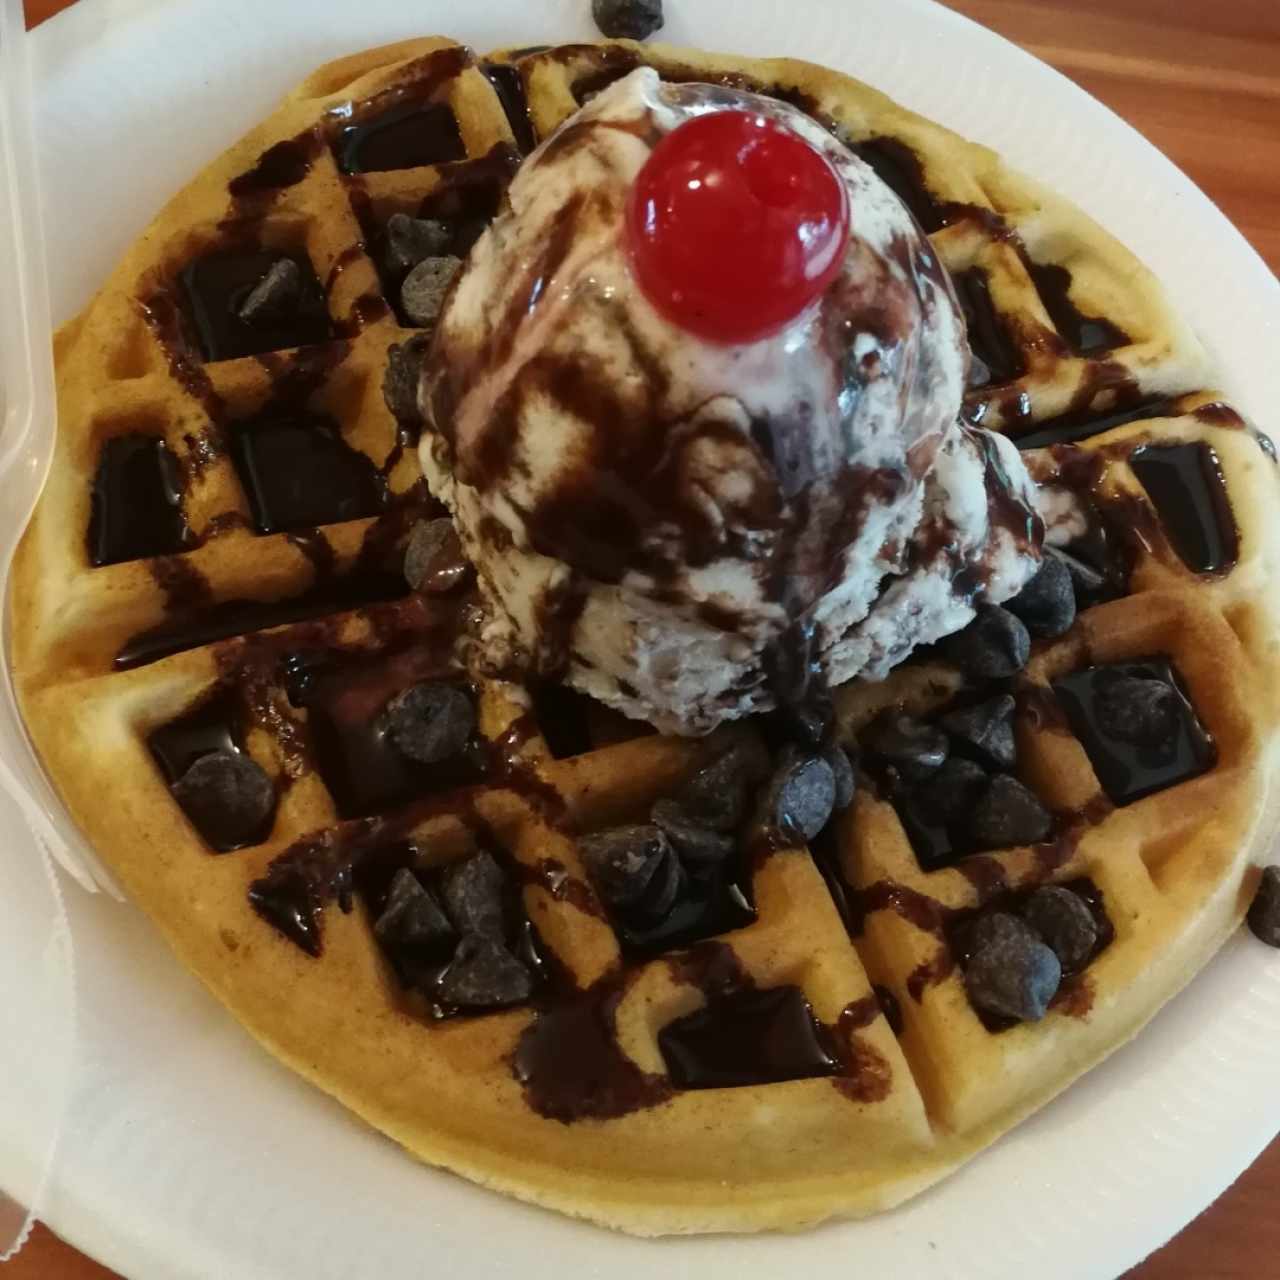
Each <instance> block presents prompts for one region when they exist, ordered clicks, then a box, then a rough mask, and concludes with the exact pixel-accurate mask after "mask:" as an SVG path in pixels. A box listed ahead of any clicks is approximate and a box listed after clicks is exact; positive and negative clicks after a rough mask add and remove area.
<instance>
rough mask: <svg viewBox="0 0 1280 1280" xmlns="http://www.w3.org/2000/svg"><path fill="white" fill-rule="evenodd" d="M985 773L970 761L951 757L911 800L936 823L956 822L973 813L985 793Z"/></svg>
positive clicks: (920, 784) (916, 791)
mask: <svg viewBox="0 0 1280 1280" xmlns="http://www.w3.org/2000/svg"><path fill="white" fill-rule="evenodd" d="M987 782H988V776H987V771H986V770H985V769H984V768H983V767H982V766H981V765H979V764H975V763H974V762H973V761H972V760H965V759H963V758H962V757H960V756H951V757H949V758H948V759H947V761H946V763H945V764H944V765H943V766H942V768H941V769H939V770H938V771H937V772H936V773H935V774H933V775H932V776H931V777H929V778H928V779H926V780H925V781H924V782H921V783H919V784H918V785H917V786H916V788H915V791H914V792H913V793H912V795H913V799H914V801H915V803H916V804H918V805H919V806H920V808H921V810H923V812H924V813H925V815H926V816H927V817H929V818H932V819H933V820H934V821H936V822H942V823H951V822H958V821H959V820H960V819H961V818H963V817H965V816H966V815H967V814H969V813H972V812H973V807H974V805H975V804H977V802H978V797H979V796H981V795H982V793H983V792H984V791H985V790H986V789H987Z"/></svg>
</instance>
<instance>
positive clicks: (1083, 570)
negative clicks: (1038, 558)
mask: <svg viewBox="0 0 1280 1280" xmlns="http://www.w3.org/2000/svg"><path fill="white" fill-rule="evenodd" d="M1044 554H1045V557H1046V558H1047V559H1048V558H1052V559H1054V560H1057V561H1058V562H1059V563H1060V564H1062V565H1064V566H1065V567H1066V570H1067V572H1068V573H1069V574H1070V575H1071V587H1072V590H1073V591H1074V592H1075V597H1076V607H1077V608H1079V607H1080V606H1081V605H1082V604H1084V603H1086V602H1087V601H1090V600H1093V599H1094V598H1095V597H1096V596H1097V595H1098V593H1099V592H1101V591H1102V589H1103V588H1104V587H1105V586H1106V585H1107V579H1106V575H1105V574H1101V573H1099V572H1098V570H1097V569H1095V568H1094V567H1093V566H1092V565H1091V564H1086V563H1085V562H1084V561H1083V560H1081V559H1079V557H1077V556H1073V555H1072V554H1071V553H1070V552H1069V551H1064V550H1063V549H1062V548H1061V547H1045V549H1044Z"/></svg>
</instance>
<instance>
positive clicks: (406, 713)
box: [385, 683, 476, 764]
mask: <svg viewBox="0 0 1280 1280" xmlns="http://www.w3.org/2000/svg"><path fill="white" fill-rule="evenodd" d="M385 716H386V722H387V732H388V734H389V735H390V737H391V741H392V742H394V743H395V745H396V748H397V749H398V750H399V751H400V752H401V753H402V754H403V755H405V756H408V758H409V759H410V760H415V761H417V763H418V764H438V763H439V762H440V761H441V760H447V759H448V758H449V757H450V756H456V755H457V754H458V752H460V751H461V750H462V748H463V747H465V746H466V744H467V740H468V739H469V738H470V737H471V735H472V734H473V733H474V732H475V727H476V713H475V708H474V707H473V706H472V705H471V699H470V698H468V697H467V695H466V694H465V693H463V691H462V690H461V689H459V688H457V687H455V686H454V685H451V684H429V683H424V684H415V685H414V686H413V687H412V688H410V689H406V690H405V691H404V692H403V693H400V694H397V695H396V696H395V697H394V698H392V699H391V701H390V702H388V703H387V709H386V712H385Z"/></svg>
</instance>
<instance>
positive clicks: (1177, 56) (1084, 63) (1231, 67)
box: [4, 0, 1280, 1280]
mask: <svg viewBox="0 0 1280 1280" xmlns="http://www.w3.org/2000/svg"><path fill="white" fill-rule="evenodd" d="M585 2H586V0H583V3H584V4H585ZM670 2H671V3H672V4H673V5H675V4H680V3H689V2H690V0H670ZM846 2H849V0H846ZM71 3H73V0H26V9H27V19H28V22H29V23H30V25H32V26H34V25H35V24H36V23H38V22H41V21H43V20H44V19H45V18H47V17H49V16H50V15H52V14H54V13H56V12H58V10H60V9H65V8H66V7H67V6H68V5H69V4H71ZM947 3H949V4H950V6H951V7H952V8H953V9H957V10H959V11H960V12H961V13H964V14H967V15H968V16H969V17H971V18H974V19H976V20H977V21H979V22H981V23H983V24H985V25H986V26H988V27H991V28H992V29H993V30H995V31H998V32H1000V33H1001V34H1002V35H1004V36H1007V37H1008V38H1009V39H1011V40H1014V41H1016V42H1017V43H1018V44H1021V45H1023V46H1025V47H1026V48H1027V49H1029V50H1031V52H1032V53H1034V54H1036V55H1037V56H1038V57H1041V58H1043V59H1044V60H1045V61H1046V62H1049V63H1052V64H1053V66H1055V67H1057V68H1058V69H1059V70H1060V71H1063V72H1065V73H1066V74H1067V75H1069V76H1070V77H1071V78H1072V79H1073V80H1076V81H1077V82H1078V83H1080V84H1081V85H1083V86H1084V87H1085V88H1086V89H1088V90H1089V92H1090V93H1092V94H1094V95H1095V96H1096V97H1098V98H1100V99H1101V100H1102V101H1103V102H1105V103H1106V104H1107V105H1108V106H1110V107H1112V108H1113V109H1114V110H1115V111H1117V112H1118V113H1119V114H1120V115H1122V116H1124V117H1125V119H1126V120H1128V121H1129V122H1130V123H1131V124H1133V125H1135V126H1136V127H1137V128H1138V129H1139V130H1141V132H1142V133H1144V134H1145V135H1146V136H1147V137H1148V138H1150V139H1151V141H1152V142H1154V143H1155V144H1156V146H1158V147H1159V148H1160V149H1161V150H1162V151H1164V152H1165V153H1166V154H1167V155H1168V156H1170V157H1171V158H1172V159H1173V160H1174V161H1175V163H1177V164H1178V165H1180V166H1181V167H1182V168H1183V169H1184V170H1185V171H1186V172H1187V173H1188V174H1190V175H1191V177H1192V178H1193V179H1194V180H1195V181H1196V182H1197V183H1199V185H1200V186H1201V187H1202V188H1203V189H1204V190H1205V191H1206V192H1208V194H1209V195H1210V196H1211V197H1212V198H1213V199H1214V200H1216V201H1217V203H1218V204H1219V205H1221V207H1222V208H1223V209H1224V210H1225V211H1226V213H1227V216H1228V217H1229V218H1231V219H1232V221H1233V222H1235V224H1236V225H1237V226H1238V227H1239V228H1240V230H1241V231H1243V232H1244V234H1245V235H1246V236H1247V237H1248V238H1249V240H1250V241H1252V243H1253V244H1254V246H1255V247H1256V248H1257V250H1258V252H1259V253H1261V254H1262V256H1263V258H1265V259H1266V261H1267V263H1268V264H1269V265H1270V267H1271V269H1272V270H1273V271H1275V272H1277V273H1278V274H1280V0H1217V2H1216V3H1209V4H1206V3H1203V0H947ZM1278 426H1280V423H1272V424H1269V425H1268V429H1269V430H1270V431H1271V432H1272V434H1275V433H1276V429H1277V427H1278ZM1122 1158H1123V1153H1122V1152H1117V1159H1122ZM113 1274H114V1273H112V1272H109V1271H107V1270H105V1269H104V1268H102V1267H100V1266H98V1264H97V1263H95V1262H91V1261H90V1260H89V1259H88V1258H86V1257H85V1256H84V1255H83V1254H80V1253H77V1252H76V1251H75V1250H74V1249H72V1248H71V1247H70V1246H69V1245H66V1244H64V1243H63V1242H62V1241H60V1240H59V1239H57V1237H56V1236H54V1235H53V1234H52V1233H51V1232H49V1231H47V1230H46V1229H45V1228H44V1227H38V1228H37V1229H36V1232H35V1234H34V1235H33V1236H32V1238H31V1241H30V1243H29V1244H28V1245H27V1247H26V1249H25V1250H24V1251H23V1252H22V1253H21V1254H20V1255H19V1257H18V1258H17V1259H16V1260H15V1261H14V1262H12V1263H10V1264H9V1266H8V1267H7V1269H6V1271H5V1273H4V1280H110V1278H111V1276H112V1275H113ZM1277 1274H1280V1140H1278V1141H1276V1142H1274V1143H1272V1145H1271V1146H1270V1147H1269V1148H1268V1150H1267V1151H1266V1152H1265V1153H1264V1154H1263V1156H1262V1157H1261V1158H1260V1159H1259V1160H1258V1162H1257V1163H1256V1164H1255V1165H1254V1166H1253V1168H1252V1169H1250V1170H1249V1171H1248V1173H1246V1174H1245V1175H1244V1176H1243V1177H1242V1178H1241V1179H1240V1181H1239V1182H1238V1183H1236V1185H1235V1186H1234V1187H1233V1188H1232V1189H1231V1190H1230V1191H1228V1192H1227V1194H1226V1195H1224V1196H1223V1197H1222V1199H1221V1200H1219V1201H1218V1202H1217V1204H1215V1205H1214V1206H1213V1207H1212V1208H1211V1209H1209V1210H1208V1211H1207V1212H1206V1213H1205V1214H1203V1215H1202V1216H1201V1217H1200V1218H1198V1219H1197V1220H1196V1221H1195V1222H1194V1223H1192V1224H1191V1226H1189V1227H1188V1228H1187V1229H1186V1230H1185V1231H1184V1232H1183V1233H1182V1234H1181V1235H1180V1236H1178V1237H1177V1238H1176V1239H1175V1240H1173V1241H1172V1242H1171V1243H1170V1244H1169V1245H1167V1246H1166V1247H1165V1248H1163V1249H1161V1250H1160V1252H1159V1253H1157V1254H1155V1255H1154V1256H1153V1257H1151V1258H1150V1259H1148V1260H1147V1262H1145V1263H1144V1264H1143V1265H1142V1266H1140V1267H1137V1268H1135V1269H1134V1270H1133V1271H1132V1272H1130V1274H1129V1276H1128V1277H1126V1280H1261V1278H1262V1277H1268V1276H1275V1275H1277ZM132 1280H148V1278H147V1277H133V1278H132Z"/></svg>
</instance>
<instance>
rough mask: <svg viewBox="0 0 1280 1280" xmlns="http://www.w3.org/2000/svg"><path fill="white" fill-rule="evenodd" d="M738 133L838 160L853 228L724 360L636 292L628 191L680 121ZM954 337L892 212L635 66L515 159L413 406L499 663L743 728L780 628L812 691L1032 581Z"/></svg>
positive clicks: (1021, 496)
mask: <svg viewBox="0 0 1280 1280" xmlns="http://www.w3.org/2000/svg"><path fill="white" fill-rule="evenodd" d="M726 109H738V110H744V109H745V110H748V111H751V112H754V113H759V114H760V115H762V116H765V117H767V118H769V119H771V120H773V121H776V122H777V123H779V124H781V125H783V126H785V127H786V128H788V129H790V130H792V131H794V132H795V133H796V134H798V135H799V136H800V137H801V138H803V139H804V140H805V141H806V142H808V143H809V144H810V145H811V146H812V147H813V148H815V149H816V150H817V151H818V152H819V153H820V154H821V155H823V156H824V157H825V158H826V159H827V160H828V161H829V163H830V164H831V166H832V167H833V169H834V171H835V173H836V174H837V175H838V177H839V179H840V180H841V181H842V182H843V183H844V185H845V188H846V190H847V192H848V197H849V208H850V211H851V224H852V232H851V234H850V236H849V238H848V242H847V247H846V249H845V251H844V254H843V259H842V261H841V264H840V268H839V271H838V272H837V273H836V274H835V277H834V280H833V281H832V283H831V284H830V285H829V286H828V287H827V288H826V290H825V292H824V293H823V294H822V295H821V297H820V298H818V299H817V301H816V302H815V303H814V304H813V305H811V306H809V307H808V308H807V309H806V310H805V311H804V312H803V313H802V314H800V315H799V316H797V317H795V318H794V319H793V320H791V321H790V322H788V323H786V324H785V325H784V326H783V327H782V328H780V329H777V330H776V331H774V332H772V333H770V334H768V335H767V336H765V337H762V338H758V339H756V340H754V341H751V342H747V343H741V344H737V345H727V344H723V343H717V342H713V341H708V340H705V339H703V338H700V337H697V336H695V335H694V334H692V333H690V332H688V331H687V330H686V329H683V328H681V327H679V326H677V325H676V324H674V323H672V322H671V321H670V320H668V319H666V318H664V316H663V315H662V314H660V313H659V312H658V311H657V310H656V309H655V308H654V307H653V306H652V305H651V304H650V302H649V300H648V299H647V298H646V296H645V295H644V293H643V291H642V290H641V289H639V288H638V287H637V284H636V281H635V278H634V275H633V270H632V263H631V261H630V259H629V254H628V243H627V238H626V235H627V233H626V226H625V223H626V218H625V212H626V202H627V198H628V193H629V192H630V190H631V189H632V186H633V184H634V182H635V180H636V178H637V175H638V174H639V173H640V171H641V170H642V168H643V167H644V166H645V164H646V161H647V160H648V159H649V157H650V155H651V153H652V151H653V149H654V147H655V146H656V145H657V144H658V143H659V142H660V141H661V140H662V139H663V138H664V137H665V136H666V135H667V134H669V133H670V132H671V131H673V130H674V129H676V128H678V127H679V126H680V125H681V124H682V123H684V122H686V121H688V120H690V119H692V118H693V117H695V116H698V115H701V114H704V113H707V112H714V111H721V110H726ZM967 363H968V346H967V342H966V338H965V327H964V321H963V318H962V316H961V313H960V309H959V306H958V305H957V302H956V299H955V295H954V293H953V291H952V288H951V285H950V282H949V279H948V277H947V275H946V273H945V271H944V270H943V268H942V267H941V265H940V263H939V262H938V260H937V258H936V256H935V255H934V253H933V250H932V248H931V246H930V244H929V242H928V240H927V239H926V238H925V237H924V235H923V234H922V233H921V232H920V230H919V228H918V227H917V226H916V224H915V222H914V221H913V219H912V218H911V215H910V214H909V213H908V212H907V210H906V209H905V207H904V206H903V205H902V204H901V202H900V201H899V200H898V198H897V197H896V196H895V195H894V194H893V193H892V192H891V191H890V190H889V189H888V188H887V187H886V186H885V185H884V184H883V183H882V182H881V181H880V180H879V179H878V178H877V177H876V175H875V174H874V173H873V172H872V171H871V170H870V169H869V168H868V167H867V166H866V165H865V164H863V163H862V162H861V161H860V160H859V159H857V158H856V157H855V156H854V155H853V154H852V153H851V152H850V151H849V150H848V149H847V148H845V147H844V146H843V145H842V144H841V143H840V142H839V141H838V140H837V139H836V138H834V137H833V136H831V135H830V134H828V133H827V132H825V131H824V130H823V129H822V128H820V127H819V126H818V125H817V124H816V123H814V122H813V121H812V120H810V119H809V118H808V117H806V116H804V115H803V114H802V113H800V112H798V111H796V110H794V109H792V108H790V107H788V106H786V105H785V104H782V103H780V102H776V101H773V100H771V99H766V98H761V97H756V96H753V95H750V94H746V93H742V92H738V91H735V90H729V89H725V88H721V87H713V86H708V85H681V86H667V85H663V84H662V83H660V82H659V80H658V78H657V76H656V74H655V73H654V72H653V71H651V70H648V69H641V70H638V71H636V72H634V73H632V74H631V75H630V76H628V77H626V78H625V79H624V80H622V81H620V82H618V83H617V84H615V85H614V86H612V87H611V88H610V89H608V90H606V91H605V92H603V93H601V94H600V95H599V96H598V97H597V98H595V99H594V100H593V101H592V102H590V103H589V104H588V105H587V106H586V107H584V108H583V109H582V110H581V111H580V112H579V113H578V114H577V115H575V116H574V117H573V118H572V119H570V120H569V121H568V122H566V124H565V125H564V126H563V127H562V128H561V129H560V130H559V131H558V132H557V133H556V134H555V135H554V136H553V137H551V138H550V139H549V140H548V141H547V142H546V143H544V144H543V146H542V147H540V148H539V149H538V150H537V151H536V152H535V153H534V154H533V155H532V156H531V157H530V158H529V159H528V160H527V161H526V162H525V164H524V165H523V167H522V168H521V170H520V172H519V173H518V174H517V176H516V178H515V180H514V182H513V183H512V185H511V188H510V196H509V205H508V207H505V208H504V210H503V211H502V212H501V213H500V214H499V216H498V218H497V219H496V220H495V222H494V223H493V225H492V227H491V228H490V229H489V230H488V231H487V232H486V233H485V235H484V236H483V237H481V239H480V241H479V242H478V243H477V245H476V246H475V248H474V250H473V251H472V254H471V257H470V259H469V261H468V263H467V264H466V266H465V268H464V270H463V272H462V274H461V275H460V277H459V279H458V282H457V284H456V286H455V288H454V290H453V292H452V293H451V295H450V297H449V299H448V301H447V302H446V305H445V307H444V310H443V313H442V315H441V317H440V320H439V324H438V327H437V330H436V334H435V339H434V343H433V345H432V347H431V349H430V351H429V353H428V356H427V358H426V361H425V363H424V370H423V377H422V381H421V384H420V387H419V401H420V408H421V411H422V416H423V419H424V421H425V422H426V424H427V431H426V433H425V434H424V437H423V441H422V445H421V457H422V464H423V468H424V471H425V473H426V476H427V480H428V483H429V485H430V487H431V489H432V491H433V492H434V493H435V494H436V495H437V496H438V497H440V498H441V499H442V500H443V501H444V502H445V503H446V504H447V506H448V507H449V509H450V511H451V512H452V513H453V515H454V518H455V521H456V523H457V526H458V530H459V534H460V536H461V538H462V541H463V544H464V548H465V550H466V551H467V554H468V555H469V557H470V558H471V560H472V561H473V562H474V563H475V565H476V568H477V572H478V578H479V582H480V587H481V590H482V592H483V593H484V595H485V597H486V599H487V603H488V605H489V607H490V610H491V621H490V624H489V626H488V627H487V629H486V631H485V637H484V639H485V643H486V645H487V646H488V649H489V656H490V658H491V661H492V662H493V663H494V665H495V666H498V667H500V668H501V667H507V668H509V667H512V666H514V667H517V668H519V669H521V670H524V671H527V672H533V673H537V674H541V675H544V676H556V677H560V678H563V679H565V680H566V681H567V682H568V683H569V684H571V685H573V686H575V687H577V688H578V689H581V690H583V691H584V692H586V693H589V694H592V695H594V696H595V697H597V698H599V699H600V700H602V701H604V702H606V703H609V704H611V705H613V706H615V707H617V708H619V709H621V710H622V711H624V712H625V713H627V714H629V715H631V716H634V717H637V718H641V719H646V720H649V721H651V722H652V723H653V724H655V725H656V726H657V727H659V728H660V729H663V730H666V731H676V732H684V733H702V732H706V731H708V730H710V729H712V728H714V727H715V726H716V725H717V724H719V723H720V722H722V721H724V720H727V719H732V718H736V717H740V716H743V715H747V714H750V713H752V712H756V711H760V710H765V709H768V708H769V707H771V706H772V705H774V703H775V699H776V697H777V692H776V690H775V687H774V681H773V680H772V678H771V673H772V672H773V671H774V670H775V668H776V666H777V662H776V655H777V653H778V651H779V648H780V646H783V645H785V644H786V643H787V642H788V639H789V638H790V637H793V636H795V635H796V634H797V633H798V632H799V631H803V632H804V633H805V634H806V635H810V634H811V636H812V640H811V643H812V650H811V652H812V657H813V660H814V661H815V662H816V664H817V665H818V666H819V667H820V668H821V670H822V671H823V673H824V674H825V676H826V678H827V679H828V680H829V681H830V682H831V683H833V684H835V683H840V682H843V681H845V680H848V679H851V678H853V677H854V676H857V675H859V674H866V675H871V676H879V675H882V674H883V673H884V672H885V671H887V670H888V669H889V668H890V667H891V666H892V665H894V664H895V663H897V662H899V661H901V660H902V659H903V658H904V657H906V656H907V655H908V654H909V653H910V652H911V650H912V649H913V648H914V647H915V646H916V645H918V644H923V643H928V642H930V641H933V640H935V639H938V638H939V637H941V636H942V635H945V634H947V633H949V632H951V631H953V630H956V629H958V628H960V627H962V626H964V625H965V623H966V622H967V621H968V620H969V618H970V617H972V615H973V605H974V604H975V603H976V602H977V601H979V600H981V599H984V598H985V599H991V600H995V601H999V600H1003V599H1005V598H1007V597H1008V596H1010V595H1012V594H1014V593H1015V592H1016V591H1017V590H1018V589H1019V588H1020V587H1021V585H1022V583H1023V582H1024V581H1025V580H1026V579H1027V578H1028V577H1029V576H1030V575H1031V573H1032V572H1034V569H1035V564H1036V559H1037V556H1038V545H1037V544H1038V539H1039V521H1038V517H1037V516H1036V515H1035V512H1034V507H1033V497H1032V486H1031V484H1030V481H1029V480H1028V478H1027V475H1026V472H1025V470H1024V469H1023V467H1022V464H1021V462H1020V460H1019V458H1018V455H1017V452H1016V450H1015V449H1013V448H1012V446H1010V445H1009V444H1008V443H1007V442H1006V441H1004V440H1001V439H998V438H997V437H994V436H992V435H990V434H988V433H987V432H984V431H981V430H978V429H974V428H969V427H964V426H961V425H959V424H958V423H957V414H958V411H959V408H960V403H961V397H962V394H963V389H964V385H965V376H966V371H967Z"/></svg>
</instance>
